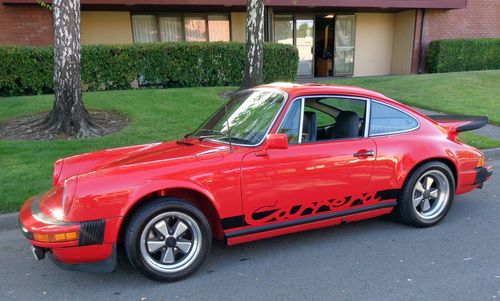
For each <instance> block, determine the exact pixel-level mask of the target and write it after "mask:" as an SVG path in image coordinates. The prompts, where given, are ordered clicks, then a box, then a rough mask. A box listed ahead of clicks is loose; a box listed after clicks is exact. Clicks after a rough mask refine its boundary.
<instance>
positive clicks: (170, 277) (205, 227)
mask: <svg viewBox="0 0 500 301" xmlns="http://www.w3.org/2000/svg"><path fill="white" fill-rule="evenodd" d="M176 217H177V219H176ZM160 223H162V225H163V224H165V225H166V226H165V227H164V228H163V227H161V228H162V230H163V229H166V231H167V232H168V237H167V236H163V235H161V232H160V231H158V230H157V229H159V228H160V227H159V226H158V225H159V224H160ZM170 223H174V224H173V226H168V225H169V224H170ZM181 223H183V224H184V226H186V225H187V230H184V232H182V233H183V234H182V236H184V237H186V235H187V236H188V237H189V236H190V237H191V238H192V241H191V245H190V247H189V250H190V251H189V252H186V253H183V252H181V249H182V248H181V247H180V245H178V244H181V243H182V242H181V239H183V240H184V238H181V235H179V237H175V239H171V240H170V241H169V240H168V239H170V237H174V236H175V233H173V230H176V229H178V228H183V227H179V224H181ZM146 227H148V228H146ZM153 227H154V229H153ZM164 231H165V230H164ZM152 235H153V236H154V235H157V236H158V237H153V238H151V236H152ZM195 237H196V239H195ZM144 238H145V240H144ZM177 239H179V240H177ZM153 240H155V241H153ZM157 240H158V242H161V241H164V242H165V245H164V246H163V247H160V248H159V249H158V250H156V251H155V253H152V252H151V251H150V249H148V248H149V243H152V242H153V243H156V242H157ZM172 240H174V242H172ZM195 241H196V243H195ZM174 243H175V245H174ZM184 243H188V244H189V240H185V242H184ZM169 244H170V245H169ZM211 244H212V232H211V230H210V225H209V223H208V221H207V219H206V217H205V216H204V215H203V213H202V212H201V211H200V210H199V209H198V208H196V207H195V206H193V205H192V204H190V203H188V202H186V201H184V200H182V199H177V198H170V197H162V198H157V199H155V200H152V201H150V202H148V203H147V204H145V205H144V206H143V207H141V208H140V209H139V210H138V211H137V212H135V213H134V215H133V216H132V218H131V220H130V223H129V224H128V226H127V228H126V233H125V251H126V254H127V257H128V259H129V261H130V263H131V264H132V266H133V267H134V268H135V269H136V270H138V271H139V272H141V273H142V274H143V275H145V276H146V277H148V278H151V279H153V280H158V281H176V280H180V279H182V278H184V277H186V276H188V275H190V274H192V273H193V272H195V271H196V270H197V269H198V268H199V267H200V266H201V265H202V263H203V261H204V260H205V258H206V256H207V254H208V253H209V251H210V248H211ZM141 248H142V249H141ZM167 250H169V251H167ZM145 252H146V253H145ZM158 252H160V254H159V256H158V254H157V253H158ZM166 252H171V254H175V255H172V256H173V257H171V259H173V260H174V262H172V263H171V264H170V263H168V264H167V263H165V262H164V261H163V259H164V258H165V257H164V254H165V253H166ZM191 253H192V254H191ZM189 254H191V255H189ZM155 256H156V257H159V259H158V258H156V257H155ZM183 256H185V257H186V258H187V259H189V260H187V259H186V258H185V260H187V261H186V263H185V266H181V267H180V268H176V269H173V268H172V269H171V270H164V269H162V266H164V267H165V269H167V268H168V267H169V266H174V265H175V260H177V259H176V258H178V257H181V258H183ZM188 257H189V258H188ZM155 259H158V261H156V260H155ZM179 261H180V262H182V260H179Z"/></svg>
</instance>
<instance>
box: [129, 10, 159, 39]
mask: <svg viewBox="0 0 500 301" xmlns="http://www.w3.org/2000/svg"><path fill="white" fill-rule="evenodd" d="M132 31H133V34H134V41H135V42H136V43H149V42H156V41H158V31H157V28H156V17H155V16H152V15H135V16H132Z"/></svg>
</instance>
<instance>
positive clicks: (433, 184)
mask: <svg viewBox="0 0 500 301" xmlns="http://www.w3.org/2000/svg"><path fill="white" fill-rule="evenodd" d="M454 192H455V181H454V178H453V174H452V172H451V170H450V168H449V167H448V166H447V165H446V164H444V163H441V162H428V163H425V164H423V165H422V166H420V167H418V168H417V169H416V170H415V172H413V173H412V175H411V176H410V178H409V179H408V180H407V181H406V184H405V186H404V188H403V191H402V194H401V196H400V199H399V200H398V208H397V210H398V211H397V213H399V216H400V217H401V219H402V220H403V221H404V222H405V223H407V224H410V225H413V226H417V227H429V226H433V225H435V224H437V223H439V222H440V221H441V220H442V219H443V218H444V217H445V216H446V214H447V213H448V210H449V209H450V206H451V203H452V201H453V197H454Z"/></svg>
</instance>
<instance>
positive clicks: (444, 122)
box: [427, 115, 488, 140]
mask: <svg viewBox="0 0 500 301" xmlns="http://www.w3.org/2000/svg"><path fill="white" fill-rule="evenodd" d="M427 117H429V118H430V119H432V120H434V122H436V123H437V124H438V125H440V126H441V127H443V128H444V129H446V130H447V131H448V136H449V138H450V139H452V140H456V138H458V134H459V133H461V132H467V131H473V130H477V129H480V128H482V127H483V126H485V125H487V124H488V117H487V116H467V115H431V116H427Z"/></svg>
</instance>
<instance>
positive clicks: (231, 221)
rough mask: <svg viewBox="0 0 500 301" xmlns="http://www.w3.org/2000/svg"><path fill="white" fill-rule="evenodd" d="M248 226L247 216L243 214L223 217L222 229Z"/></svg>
mask: <svg viewBox="0 0 500 301" xmlns="http://www.w3.org/2000/svg"><path fill="white" fill-rule="evenodd" d="M243 226H247V223H246V222H245V217H244V216H243V215H237V216H232V217H228V218H223V219H222V229H224V230H227V229H233V228H238V227H243Z"/></svg>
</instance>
